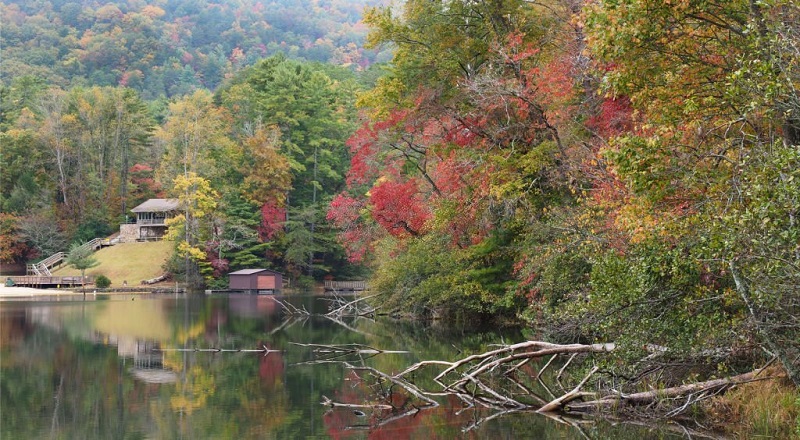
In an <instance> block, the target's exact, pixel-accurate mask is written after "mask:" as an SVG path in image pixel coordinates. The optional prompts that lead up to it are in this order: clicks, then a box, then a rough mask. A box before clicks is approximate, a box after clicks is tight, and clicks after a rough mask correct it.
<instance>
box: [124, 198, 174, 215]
mask: <svg viewBox="0 0 800 440" xmlns="http://www.w3.org/2000/svg"><path fill="white" fill-rule="evenodd" d="M180 204H181V202H180V200H178V199H150V200H147V201H146V202H144V203H142V204H141V205H139V206H137V207H135V208H133V209H131V211H133V212H169V211H177V210H178V208H179V207H180Z"/></svg>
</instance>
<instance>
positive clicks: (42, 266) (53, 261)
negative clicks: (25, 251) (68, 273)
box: [27, 238, 104, 277]
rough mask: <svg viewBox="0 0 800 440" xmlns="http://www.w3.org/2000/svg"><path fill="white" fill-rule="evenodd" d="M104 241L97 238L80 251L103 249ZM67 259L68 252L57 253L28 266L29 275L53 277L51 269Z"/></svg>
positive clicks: (81, 247)
mask: <svg viewBox="0 0 800 440" xmlns="http://www.w3.org/2000/svg"><path fill="white" fill-rule="evenodd" d="M103 242H104V239H102V238H95V239H92V240H90V241H88V242H86V243H84V244H82V245H81V246H80V247H79V249H91V250H92V251H96V250H97V249H99V248H100V247H102V245H103ZM66 259H67V253H66V252H56V253H55V254H53V255H51V256H49V257H47V258H45V259H44V260H42V261H40V262H38V263H33V264H29V265H28V270H27V272H28V275H36V276H48V277H49V276H52V275H53V274H52V273H51V272H50V269H52V268H54V267H56V266H60V265H62V264H63V263H64V260H66Z"/></svg>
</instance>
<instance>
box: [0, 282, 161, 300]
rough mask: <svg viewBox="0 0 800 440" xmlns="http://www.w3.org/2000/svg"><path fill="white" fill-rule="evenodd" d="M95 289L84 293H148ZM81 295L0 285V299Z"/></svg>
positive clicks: (65, 291) (76, 292)
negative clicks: (98, 290)
mask: <svg viewBox="0 0 800 440" xmlns="http://www.w3.org/2000/svg"><path fill="white" fill-rule="evenodd" d="M96 290H97V289H94V288H92V289H91V290H90V289H86V295H94V294H96V293H102V294H103V295H131V294H143V293H149V292H146V291H138V292H105V291H104V292H96ZM76 295H78V296H82V295H83V292H82V291H80V290H78V291H75V290H64V289H37V288H35V287H20V286H12V287H8V286H5V285H0V301H2V300H3V299H17V298H41V297H48V296H54V297H57V296H76Z"/></svg>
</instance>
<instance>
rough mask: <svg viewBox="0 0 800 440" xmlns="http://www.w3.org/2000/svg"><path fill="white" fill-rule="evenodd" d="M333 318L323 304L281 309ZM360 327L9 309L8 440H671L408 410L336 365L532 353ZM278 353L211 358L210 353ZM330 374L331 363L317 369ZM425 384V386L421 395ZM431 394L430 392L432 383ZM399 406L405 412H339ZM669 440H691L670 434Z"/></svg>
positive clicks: (0, 362)
mask: <svg viewBox="0 0 800 440" xmlns="http://www.w3.org/2000/svg"><path fill="white" fill-rule="evenodd" d="M282 300H284V301H289V302H291V303H292V304H294V305H295V306H296V307H305V308H306V309H307V310H308V311H310V312H312V313H318V314H319V315H322V314H324V313H325V312H326V311H327V307H328V304H329V303H328V302H326V301H324V299H322V298H319V297H316V298H315V297H310V296H308V297H301V296H294V297H289V298H282ZM524 339H526V338H525V335H523V334H522V333H520V332H516V333H515V332H505V333H499V332H496V331H479V330H477V329H471V330H470V331H459V332H456V331H453V330H452V329H451V330H445V329H442V328H438V327H431V326H425V325H422V324H413V325H412V324H408V323H400V322H397V321H392V320H388V319H387V320H378V321H373V320H369V319H365V318H358V319H348V320H344V321H341V322H334V321H332V320H330V319H327V318H325V317H323V316H309V317H301V318H294V317H292V316H289V315H288V314H286V313H285V312H284V310H283V307H281V305H279V304H278V303H277V302H275V301H274V300H273V299H272V298H271V297H269V296H263V295H258V296H256V295H235V296H204V295H199V296H189V297H186V296H173V295H166V296H135V297H134V296H129V295H115V296H103V295H97V296H96V297H95V296H93V295H88V296H87V299H86V300H85V301H84V300H83V298H82V297H74V298H62V299H61V300H58V301H55V300H52V299H51V300H47V301H6V302H2V303H0V343H1V344H2V346H1V347H0V438H2V439H245V438H252V439H273V438H275V439H308V438H335V439H366V438H368V439H384V438H385V439H418V438H422V439H455V438H475V439H483V438H491V439H520V438H534V439H538V438H558V439H562V438H563V439H573V438H574V439H585V438H592V439H595V438H596V439H609V438H632V439H643V438H672V437H673V434H672V433H671V432H670V430H669V429H667V428H663V429H657V430H655V429H653V428H647V427H637V426H634V425H632V424H621V423H611V422H608V421H603V420H593V419H588V420H580V421H573V422H572V423H559V422H557V421H554V420H551V419H548V418H546V417H544V416H540V415H537V414H535V413H503V412H501V411H498V410H489V409H485V408H483V409H478V408H468V407H465V405H464V403H463V402H462V401H460V400H458V399H454V398H447V397H442V398H441V399H440V401H439V403H440V405H439V406H436V407H429V408H419V406H420V402H415V399H414V398H413V396H409V395H408V394H407V393H403V392H402V390H400V389H397V388H398V387H392V386H390V385H389V384H386V383H384V384H382V385H379V384H377V383H376V381H375V380H372V379H371V378H372V377H373V376H371V375H370V374H368V373H366V372H364V371H360V372H355V371H353V370H350V369H348V368H346V367H345V366H344V365H343V364H342V363H341V362H330V361H347V362H349V363H350V364H352V365H363V366H369V367H374V368H376V369H378V370H380V371H383V372H388V373H396V372H398V371H402V370H403V369H405V368H406V367H408V366H409V365H412V364H413V363H414V362H416V361H418V360H423V359H438V360H448V361H452V360H456V359H459V358H462V357H464V356H466V355H468V354H472V353H478V352H481V351H484V350H487V349H489V348H491V344H498V343H503V342H505V343H512V342H519V341H521V340H524ZM295 344H337V345H340V344H364V345H367V346H370V347H374V348H378V349H382V350H405V351H408V353H397V354H380V355H375V356H372V357H365V356H360V357H359V356H358V355H346V356H343V357H337V358H335V359H334V358H333V356H332V355H330V354H325V353H320V352H318V351H317V352H315V351H314V350H313V347H308V346H300V345H295ZM262 346H266V347H268V348H269V349H271V350H280V351H279V352H270V353H269V354H267V355H264V354H262V353H242V352H238V353H237V352H225V353H209V352H195V351H178V350H176V349H183V350H193V349H206V348H223V349H231V350H236V349H258V348H261V347H262ZM320 361H326V362H320ZM422 376H423V373H422V372H421V373H420V377H418V378H417V379H418V380H419V383H425V381H426V379H425V378H424V377H422ZM428 382H429V379H428ZM378 395H381V396H390V397H388V398H386V399H384V402H386V401H391V403H392V405H394V406H395V407H397V408H402V409H398V410H394V411H391V410H373V409H368V408H363V409H358V408H346V407H336V408H330V407H326V406H323V405H321V402H323V400H325V399H326V398H330V399H331V400H333V401H336V402H340V403H347V404H356V405H360V404H364V403H367V402H376V396H378ZM674 438H685V437H682V436H680V435H678V434H674Z"/></svg>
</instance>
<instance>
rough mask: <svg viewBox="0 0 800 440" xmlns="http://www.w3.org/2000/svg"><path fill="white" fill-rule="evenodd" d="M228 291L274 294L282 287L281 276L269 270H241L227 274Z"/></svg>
mask: <svg viewBox="0 0 800 440" xmlns="http://www.w3.org/2000/svg"><path fill="white" fill-rule="evenodd" d="M228 277H229V280H228V288H229V289H230V290H244V291H249V292H254V293H275V292H277V291H279V290H281V287H283V274H282V273H280V272H275V271H274V270H269V269H242V270H237V271H236V272H231V273H229V274H228Z"/></svg>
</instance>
